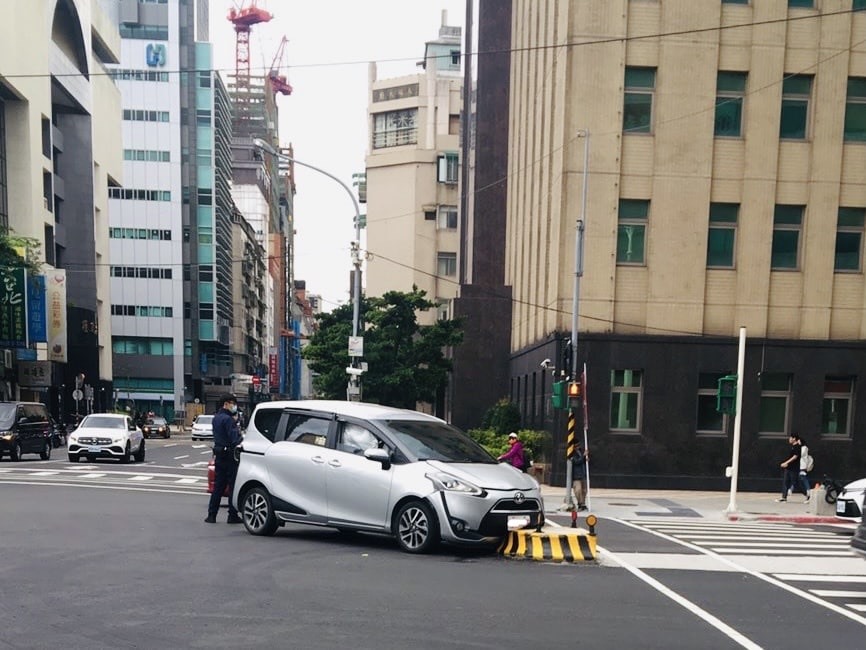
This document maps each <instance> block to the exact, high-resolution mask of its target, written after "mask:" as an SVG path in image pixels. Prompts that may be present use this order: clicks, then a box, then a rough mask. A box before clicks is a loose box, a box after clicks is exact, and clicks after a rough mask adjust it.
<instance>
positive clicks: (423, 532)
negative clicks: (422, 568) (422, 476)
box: [397, 501, 439, 553]
mask: <svg viewBox="0 0 866 650" xmlns="http://www.w3.org/2000/svg"><path fill="white" fill-rule="evenodd" d="M397 543H398V544H399V545H400V548H402V549H403V550H404V551H407V552H409V553H426V552H428V551H430V550H432V549H433V548H434V547H435V546H436V545H437V544H438V543H439V524H438V522H437V521H436V517H435V515H434V514H433V511H432V509H431V508H430V506H428V505H427V504H426V503H424V502H422V501H412V502H410V503H407V504H405V505H404V506H403V507H402V508H400V511H399V513H398V514H397Z"/></svg>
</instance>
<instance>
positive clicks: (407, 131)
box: [373, 108, 418, 149]
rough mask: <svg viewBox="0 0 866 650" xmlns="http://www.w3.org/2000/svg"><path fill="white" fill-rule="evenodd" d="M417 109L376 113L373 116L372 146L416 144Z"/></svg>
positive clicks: (377, 147) (381, 147)
mask: <svg viewBox="0 0 866 650" xmlns="http://www.w3.org/2000/svg"><path fill="white" fill-rule="evenodd" d="M417 122H418V109H417V108H408V109H405V110H402V111H388V112H387V113H376V114H375V115H374V116H373V148H374V149H383V148H385V147H399V146H401V145H405V144H418V125H417Z"/></svg>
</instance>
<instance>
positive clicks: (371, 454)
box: [364, 447, 391, 469]
mask: <svg viewBox="0 0 866 650" xmlns="http://www.w3.org/2000/svg"><path fill="white" fill-rule="evenodd" d="M364 458H366V459H368V460H372V461H374V462H377V463H382V469H391V454H390V453H389V452H388V450H387V449H378V448H376V447H374V448H372V449H366V450H365V451H364Z"/></svg>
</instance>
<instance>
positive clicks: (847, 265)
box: [833, 208, 866, 271]
mask: <svg viewBox="0 0 866 650" xmlns="http://www.w3.org/2000/svg"><path fill="white" fill-rule="evenodd" d="M864 215H866V209H864V208H839V216H838V217H837V218H836V258H835V259H836V261H835V265H834V267H833V268H834V269H835V270H836V271H859V270H860V251H861V250H862V246H863V221H864Z"/></svg>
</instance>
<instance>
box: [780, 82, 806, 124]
mask: <svg viewBox="0 0 866 650" xmlns="http://www.w3.org/2000/svg"><path fill="white" fill-rule="evenodd" d="M811 96H812V77H811V76H810V75H805V74H797V75H794V76H791V77H788V78H786V79H785V80H784V81H783V82H782V119H781V120H780V122H779V137H780V138H787V139H789V140H805V139H806V131H807V130H808V124H809V98H810V97H811Z"/></svg>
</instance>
